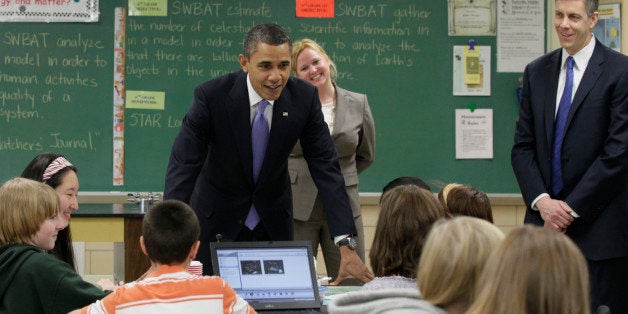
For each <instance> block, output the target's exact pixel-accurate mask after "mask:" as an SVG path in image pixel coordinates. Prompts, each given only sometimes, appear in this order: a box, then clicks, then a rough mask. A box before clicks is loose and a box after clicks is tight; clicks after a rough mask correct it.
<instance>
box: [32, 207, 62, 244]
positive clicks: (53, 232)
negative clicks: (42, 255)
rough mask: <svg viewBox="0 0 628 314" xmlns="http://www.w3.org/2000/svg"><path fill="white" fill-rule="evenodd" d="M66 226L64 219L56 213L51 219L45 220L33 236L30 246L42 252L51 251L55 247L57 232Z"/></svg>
mask: <svg viewBox="0 0 628 314" xmlns="http://www.w3.org/2000/svg"><path fill="white" fill-rule="evenodd" d="M66 226H67V224H66V223H65V222H64V219H63V218H62V217H61V215H60V214H58V213H57V214H56V215H54V216H53V217H48V218H46V220H44V222H42V223H41V225H40V226H39V229H38V230H37V233H36V234H35V236H33V239H32V244H33V245H35V246H37V247H39V248H42V249H44V250H52V249H53V248H54V247H55V241H57V234H58V233H59V230H61V229H63V228H65V227H66Z"/></svg>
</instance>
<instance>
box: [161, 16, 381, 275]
mask: <svg viewBox="0 0 628 314" xmlns="http://www.w3.org/2000/svg"><path fill="white" fill-rule="evenodd" d="M291 48H292V43H291V41H290V37H289V35H288V33H287V32H286V31H285V30H284V29H283V28H281V27H280V26H278V25H276V24H264V25H258V26H255V27H253V28H252V29H251V30H250V31H249V32H248V33H247V35H246V37H245V39H244V54H241V55H239V57H238V58H239V59H238V60H239V62H240V66H241V67H242V71H240V72H236V73H231V74H227V75H224V76H222V77H218V78H216V79H214V80H211V81H208V82H205V83H203V84H201V85H199V86H198V87H196V89H195V91H194V101H193V103H192V105H191V107H190V109H189V111H188V113H187V114H186V116H185V118H184V119H183V123H182V125H181V130H180V132H179V134H178V136H177V138H176V139H175V142H174V144H173V147H172V152H171V156H170V163H169V165H168V171H167V174H166V184H165V192H164V198H166V199H170V198H173V199H179V200H182V201H184V202H188V203H189V204H190V205H191V206H192V208H193V209H194V210H195V212H196V214H197V215H198V218H199V220H200V221H201V226H202V228H201V229H202V230H201V238H200V240H201V247H200V249H199V253H198V255H197V258H198V259H199V260H200V261H201V262H203V264H204V265H207V266H206V267H204V272H205V273H209V272H210V271H211V269H210V267H209V265H211V262H210V261H211V257H210V252H209V243H210V242H212V241H216V240H220V239H219V238H221V237H222V238H228V239H231V240H235V241H267V240H274V241H278V240H291V239H292V238H293V227H292V226H293V225H292V223H293V222H292V215H293V214H292V195H291V189H290V177H289V175H288V156H289V154H290V151H291V150H292V148H293V147H294V145H295V144H296V142H297V140H300V142H301V145H302V147H303V151H304V156H305V159H306V160H307V162H308V165H309V167H310V170H311V172H312V177H314V181H315V182H316V186H317V187H318V189H319V191H320V195H321V198H322V200H323V203H324V204H325V207H326V208H329V209H330V210H328V211H327V215H328V217H327V218H328V221H329V228H330V229H331V233H332V236H335V237H336V238H337V243H338V242H339V241H338V240H345V239H344V238H346V237H347V236H348V237H349V239H350V237H354V236H355V235H356V234H357V232H356V229H355V225H354V222H353V215H352V212H351V206H350V205H349V199H348V197H347V193H346V191H345V188H344V185H345V184H344V179H343V177H342V174H341V172H340V166H339V165H338V157H337V153H336V149H335V147H334V143H333V142H332V139H331V136H330V135H329V129H328V128H327V125H326V124H325V122H324V119H323V114H322V111H321V104H320V101H319V97H318V94H317V91H316V88H315V87H314V86H312V85H310V84H308V83H307V82H305V81H302V80H299V79H296V78H293V77H290V52H291ZM262 102H265V104H264V105H263V106H262ZM258 108H265V110H264V109H260V112H258ZM262 110H263V111H262ZM260 115H261V118H262V119H264V120H263V121H264V123H265V124H266V126H265V129H266V132H265V133H266V134H267V135H266V137H267V144H265V145H262V146H263V149H265V154H264V153H262V158H263V161H262V160H260V161H259V163H256V162H254V160H258V159H259V158H258V153H256V150H257V149H258V148H257V147H259V146H256V144H258V143H260V142H262V141H260V140H258V137H257V136H259V135H258V133H256V132H257V131H255V130H257V129H258V127H257V126H256V123H259V121H261V120H260V119H259V118H258V116H260ZM258 125H259V124H258ZM252 130H253V131H252ZM268 130H269V132H270V133H268ZM253 146H256V147H255V148H254V147H253ZM254 163H256V165H254ZM257 165H260V166H257ZM254 168H255V169H254ZM259 168H261V169H259ZM251 221H254V222H253V223H250V222H251ZM341 242H342V243H347V246H349V244H351V243H352V242H351V241H341ZM341 251H342V252H344V253H343V254H342V256H341V268H343V267H344V268H343V269H342V271H343V276H344V277H345V278H346V277H348V275H352V276H354V277H356V278H357V279H359V280H361V281H364V282H366V281H369V280H370V279H372V277H373V275H372V273H371V272H370V270H368V268H366V266H365V265H364V263H363V262H362V261H361V260H360V258H359V257H358V255H357V254H356V252H355V251H354V250H351V249H347V248H345V249H343V250H341ZM339 277H340V275H339ZM338 282H339V281H338Z"/></svg>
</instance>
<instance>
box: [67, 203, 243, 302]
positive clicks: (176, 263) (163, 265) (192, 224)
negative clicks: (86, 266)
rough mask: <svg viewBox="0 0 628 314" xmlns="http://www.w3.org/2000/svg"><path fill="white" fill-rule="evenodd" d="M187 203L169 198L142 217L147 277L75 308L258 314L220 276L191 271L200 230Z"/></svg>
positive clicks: (142, 242)
mask: <svg viewBox="0 0 628 314" xmlns="http://www.w3.org/2000/svg"><path fill="white" fill-rule="evenodd" d="M200 230H201V228H200V225H199V222H198V218H197V217H196V214H195V213H194V211H193V210H192V208H190V207H189V206H188V205H186V204H185V203H183V202H181V201H177V200H167V201H163V202H161V203H158V204H156V205H155V206H153V207H151V208H150V210H149V211H148V213H147V214H146V215H145V216H144V221H143V225H142V236H141V237H140V245H141V247H142V251H143V252H144V254H146V255H148V257H149V258H150V260H151V269H150V270H149V271H148V273H147V275H146V277H145V278H143V279H141V280H139V281H134V282H130V283H127V284H125V285H123V286H120V287H118V288H117V289H116V290H115V291H114V292H113V293H112V294H110V295H109V296H107V297H106V298H104V299H102V300H100V301H96V302H95V303H94V304H91V305H89V306H86V307H84V308H82V309H80V310H76V311H74V312H72V313H75V314H76V313H115V311H116V310H120V309H124V310H125V313H151V314H154V313H157V314H159V313H255V310H253V308H252V307H251V306H249V304H248V303H247V302H246V301H245V300H244V299H242V298H241V297H240V296H238V295H237V294H236V293H235V291H234V290H233V289H232V288H231V287H230V286H229V285H228V284H227V282H225V281H224V280H222V278H220V277H215V276H212V277H210V276H197V275H192V274H190V273H189V272H188V270H187V269H188V267H189V265H190V262H191V261H192V260H193V259H194V258H195V257H196V252H197V251H198V247H199V241H198V237H199V235H200V232H201V231H200Z"/></svg>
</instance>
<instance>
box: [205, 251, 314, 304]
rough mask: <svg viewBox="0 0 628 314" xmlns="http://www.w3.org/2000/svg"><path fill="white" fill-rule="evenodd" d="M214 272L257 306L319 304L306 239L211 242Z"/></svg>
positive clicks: (312, 261)
mask: <svg viewBox="0 0 628 314" xmlns="http://www.w3.org/2000/svg"><path fill="white" fill-rule="evenodd" d="M210 248H211V251H212V252H211V253H212V267H213V270H214V274H216V275H219V276H220V277H221V278H222V279H224V280H225V281H227V282H228V283H229V285H230V286H231V287H232V288H233V289H234V290H235V291H236V293H238V294H239V295H240V296H241V297H242V298H244V299H245V300H246V301H247V302H249V304H250V305H251V306H252V307H253V308H254V309H256V310H264V309H310V308H320V305H321V302H320V297H319V295H318V286H317V284H316V273H315V271H314V260H313V257H312V254H311V251H310V243H309V242H308V241H273V242H214V243H211V244H210Z"/></svg>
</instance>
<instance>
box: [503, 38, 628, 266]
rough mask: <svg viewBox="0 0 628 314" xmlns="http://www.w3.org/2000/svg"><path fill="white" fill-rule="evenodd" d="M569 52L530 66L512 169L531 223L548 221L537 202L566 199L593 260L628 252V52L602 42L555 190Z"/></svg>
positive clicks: (574, 232) (576, 103) (574, 108)
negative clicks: (557, 125) (558, 118)
mask: <svg viewBox="0 0 628 314" xmlns="http://www.w3.org/2000/svg"><path fill="white" fill-rule="evenodd" d="M561 53H562V49H558V50H555V51H553V52H550V53H548V54H546V55H544V56H542V57H540V58H538V59H536V60H535V61H533V62H531V63H530V64H529V65H528V66H527V67H526V69H525V72H524V76H523V77H524V80H523V92H522V97H521V104H520V110H519V120H518V121H517V127H516V132H515V144H514V147H513V149H512V156H511V157H512V166H513V169H514V172H515V175H516V177H517V181H518V182H519V186H520V188H521V192H522V194H523V198H524V200H525V202H526V204H527V206H528V210H527V211H526V218H525V222H526V223H535V224H538V225H542V224H543V219H542V218H541V216H540V214H539V212H538V211H534V210H532V209H531V208H530V204H531V202H532V201H533V200H534V199H535V198H536V197H537V196H539V195H540V194H541V193H548V194H550V196H551V197H552V198H555V199H561V200H564V201H565V202H566V203H567V204H568V205H569V206H571V208H572V209H573V210H575V211H576V212H577V213H578V214H579V215H580V217H581V218H577V219H576V220H575V221H574V222H573V223H572V224H571V225H570V226H569V227H568V228H567V235H569V236H570V237H571V238H572V239H573V240H574V241H575V242H576V244H577V245H578V246H579V247H580V248H581V249H582V251H583V253H584V254H585V256H586V257H587V258H588V259H591V260H602V259H609V258H614V257H621V256H628V170H627V169H628V153H627V149H628V103H627V102H628V100H627V97H626V95H627V93H628V57H626V56H624V55H622V54H619V53H617V52H615V51H613V50H611V49H609V48H607V47H605V46H603V45H602V44H601V43H600V42H599V41H598V42H596V43H595V49H594V51H593V55H592V56H591V59H590V60H589V64H588V66H587V68H586V70H585V72H584V76H583V77H582V81H581V82H580V85H579V86H578V90H577V91H576V93H575V95H574V98H573V101H572V105H571V108H570V111H569V115H568V117H567V126H566V133H565V137H564V140H563V146H562V153H561V162H562V175H563V184H564V188H563V191H562V192H561V193H560V194H559V195H552V193H551V188H550V153H551V150H552V138H553V132H554V112H555V108H556V92H557V85H558V76H559V73H560V63H561Z"/></svg>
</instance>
